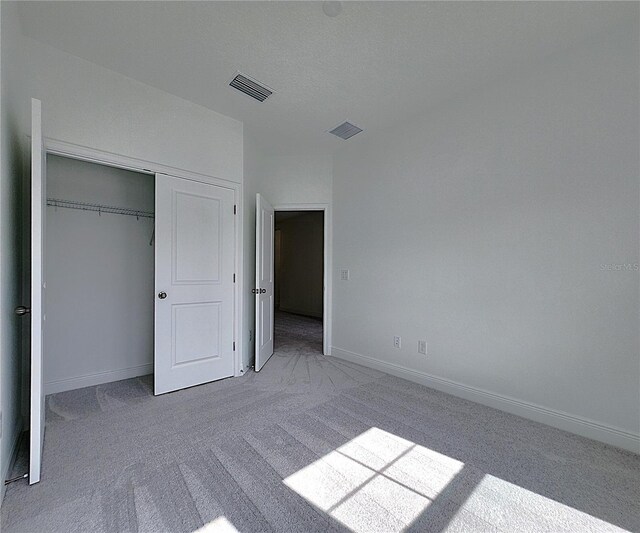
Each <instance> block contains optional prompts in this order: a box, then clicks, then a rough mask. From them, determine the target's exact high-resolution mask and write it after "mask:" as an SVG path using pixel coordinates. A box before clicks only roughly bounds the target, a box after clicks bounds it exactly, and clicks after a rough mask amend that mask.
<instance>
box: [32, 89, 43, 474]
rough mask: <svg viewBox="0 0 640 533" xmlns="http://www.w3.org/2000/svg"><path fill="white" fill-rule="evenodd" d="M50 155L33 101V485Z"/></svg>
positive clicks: (38, 450) (38, 465)
mask: <svg viewBox="0 0 640 533" xmlns="http://www.w3.org/2000/svg"><path fill="white" fill-rule="evenodd" d="M46 183H47V182H46V152H45V149H44V142H43V138H42V102H40V100H36V99H35V98H34V99H32V100H31V409H30V415H29V484H30V485H33V484H34V483H38V481H40V472H41V469H42V449H43V447H44V413H45V410H44V388H43V379H42V366H43V365H42V354H43V331H44V321H45V319H46V315H45V310H44V301H45V300H44V291H45V288H46V285H45V280H44V236H45V213H46V197H47V193H46V191H47V187H46Z"/></svg>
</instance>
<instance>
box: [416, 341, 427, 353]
mask: <svg viewBox="0 0 640 533" xmlns="http://www.w3.org/2000/svg"><path fill="white" fill-rule="evenodd" d="M418 353H421V354H423V355H427V341H418Z"/></svg>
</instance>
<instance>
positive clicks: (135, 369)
mask: <svg viewBox="0 0 640 533" xmlns="http://www.w3.org/2000/svg"><path fill="white" fill-rule="evenodd" d="M147 374H153V363H149V364H146V365H138V366H132V367H129V368H122V369H119V370H107V371H105V372H96V373H95V374H87V375H85V376H77V377H73V378H65V379H59V380H56V381H48V382H46V383H45V384H44V393H45V395H49V394H56V393H57V392H65V391H68V390H74V389H82V388H83V387H93V386H94V385H102V384H103V383H110V382H111V381H120V380H121V379H129V378H137V377H138V376H146V375H147Z"/></svg>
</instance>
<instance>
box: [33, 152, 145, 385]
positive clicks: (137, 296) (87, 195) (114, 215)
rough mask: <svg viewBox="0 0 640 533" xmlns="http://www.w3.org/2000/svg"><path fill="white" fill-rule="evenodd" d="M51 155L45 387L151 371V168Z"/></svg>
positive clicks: (47, 219)
mask: <svg viewBox="0 0 640 533" xmlns="http://www.w3.org/2000/svg"><path fill="white" fill-rule="evenodd" d="M46 164H47V208H46V228H47V231H46V235H45V265H46V266H45V269H46V282H47V291H46V296H45V309H46V314H47V319H46V321H45V331H44V338H45V343H46V344H45V346H46V350H45V358H44V389H45V394H52V393H56V392H61V391H66V390H71V389H77V388H81V387H86V386H90V385H96V384H99V383H106V382H109V381H117V380H120V379H126V378H131V377H135V376H141V375H145V374H151V373H153V342H154V331H153V323H154V200H155V191H154V187H155V184H154V181H155V180H154V176H153V175H149V174H142V173H138V172H132V171H129V170H123V169H120V168H115V167H109V166H106V165H100V164H97V163H91V162H86V161H80V160H77V159H71V158H67V157H61V156H57V155H52V154H48V155H47V161H46Z"/></svg>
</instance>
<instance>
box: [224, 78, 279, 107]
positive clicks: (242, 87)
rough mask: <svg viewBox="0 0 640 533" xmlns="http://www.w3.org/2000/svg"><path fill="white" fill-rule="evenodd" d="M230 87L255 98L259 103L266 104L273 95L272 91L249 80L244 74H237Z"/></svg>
mask: <svg viewBox="0 0 640 533" xmlns="http://www.w3.org/2000/svg"><path fill="white" fill-rule="evenodd" d="M229 85H231V87H233V88H234V89H238V90H239V91H240V92H242V93H244V94H246V95H249V96H251V98H255V99H256V100H258V101H259V102H264V101H265V100H266V99H267V98H269V97H270V96H271V95H272V94H273V91H272V90H271V89H269V88H268V87H266V86H264V85H262V84H261V83H258V82H257V81H255V80H252V79H250V78H248V77H247V76H245V75H244V74H236V77H235V78H233V79H232V80H231V83H229Z"/></svg>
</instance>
